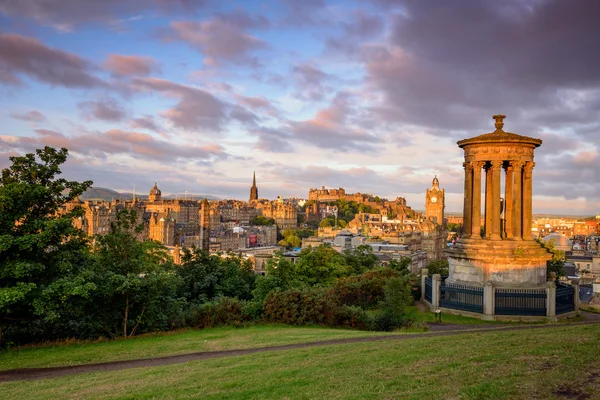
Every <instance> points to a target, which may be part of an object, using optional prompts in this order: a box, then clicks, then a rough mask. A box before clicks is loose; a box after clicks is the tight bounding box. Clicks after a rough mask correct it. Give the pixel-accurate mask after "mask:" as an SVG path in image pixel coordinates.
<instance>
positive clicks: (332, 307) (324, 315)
mask: <svg viewBox="0 0 600 400" xmlns="http://www.w3.org/2000/svg"><path fill="white" fill-rule="evenodd" d="M338 308H339V304H338V303H337V301H336V299H335V298H334V297H332V296H331V295H330V294H329V291H328V290H326V289H323V288H307V289H289V290H285V291H273V292H271V293H269V295H268V296H267V298H266V300H265V302H264V304H263V311H264V318H265V320H267V321H270V322H280V323H284V324H289V325H309V324H318V325H329V326H331V325H333V322H334V317H335V314H336V312H337V309H338Z"/></svg>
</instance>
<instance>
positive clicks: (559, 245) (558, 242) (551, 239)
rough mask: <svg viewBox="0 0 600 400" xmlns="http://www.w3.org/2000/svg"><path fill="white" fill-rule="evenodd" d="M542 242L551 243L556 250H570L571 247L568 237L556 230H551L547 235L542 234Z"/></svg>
mask: <svg viewBox="0 0 600 400" xmlns="http://www.w3.org/2000/svg"><path fill="white" fill-rule="evenodd" d="M542 242H544V243H547V244H550V243H552V244H553V245H554V248H555V249H556V250H562V251H571V249H572V247H573V242H572V241H570V240H569V238H568V237H566V236H565V235H563V234H562V233H558V232H552V233H550V234H549V235H547V236H544V238H543V239H542Z"/></svg>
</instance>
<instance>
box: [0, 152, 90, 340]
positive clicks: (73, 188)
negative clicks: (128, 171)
mask: <svg viewBox="0 0 600 400" xmlns="http://www.w3.org/2000/svg"><path fill="white" fill-rule="evenodd" d="M67 155H68V150H67V149H65V148H63V149H60V150H56V149H54V148H52V147H45V148H43V149H38V150H36V152H35V154H33V153H29V154H26V155H25V156H20V157H16V156H15V157H10V158H9V159H10V161H11V162H12V165H11V166H10V167H9V168H6V169H4V170H2V176H1V178H0V344H1V343H2V331H3V329H5V328H6V327H8V326H10V325H12V324H15V323H17V322H23V321H31V320H34V319H39V318H41V317H42V316H43V315H44V311H46V310H47V308H46V306H47V305H48V304H46V303H45V302H44V299H47V298H48V296H43V293H44V292H45V291H47V290H52V291H56V292H60V296H59V297H61V298H63V299H66V298H68V297H69V296H70V295H72V294H74V293H86V292H88V291H89V290H92V289H93V287H92V286H91V285H89V284H88V283H87V282H84V281H81V280H79V281H76V280H73V281H72V282H71V283H70V284H66V283H65V284H59V283H58V282H57V281H58V280H62V281H66V280H67V279H68V278H69V277H73V276H76V275H77V274H78V270H79V268H80V267H81V266H82V265H84V264H85V262H86V260H87V254H88V247H87V246H88V245H87V241H86V238H85V237H84V234H83V232H82V231H81V230H79V229H76V228H75V227H74V226H73V224H72V220H73V218H76V217H79V216H81V215H82V214H83V212H82V210H81V209H80V208H75V209H73V210H71V211H69V212H63V211H62V206H63V205H64V204H65V203H67V202H70V201H71V200H73V199H75V198H77V197H78V196H79V195H81V194H82V193H83V192H84V191H85V190H86V189H87V188H88V187H90V186H91V184H92V182H91V181H86V182H82V183H80V182H75V181H68V180H66V179H63V178H57V176H58V175H60V174H61V170H60V165H61V164H63V163H64V162H65V161H66V160H67ZM50 297H52V296H50ZM36 300H37V301H36Z"/></svg>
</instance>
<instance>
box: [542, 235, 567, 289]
mask: <svg viewBox="0 0 600 400" xmlns="http://www.w3.org/2000/svg"><path fill="white" fill-rule="evenodd" d="M537 242H538V243H539V244H541V245H542V247H544V248H546V249H547V250H548V251H549V252H550V253H552V259H551V260H548V261H546V275H547V276H548V277H549V276H550V274H551V273H552V272H554V273H555V274H556V280H557V281H558V279H559V278H560V277H561V276H565V275H566V274H565V269H564V267H565V260H566V256H565V252H564V251H562V250H558V249H557V248H556V247H555V245H554V240H550V241H549V242H544V241H542V240H541V239H538V240H537Z"/></svg>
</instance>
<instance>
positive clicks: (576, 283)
mask: <svg viewBox="0 0 600 400" xmlns="http://www.w3.org/2000/svg"><path fill="white" fill-rule="evenodd" d="M571 285H572V286H573V290H574V293H573V294H574V298H573V302H574V304H573V307H574V308H573V310H574V311H575V313H576V314H577V315H579V302H580V300H579V278H575V279H573V280H572V281H571Z"/></svg>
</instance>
